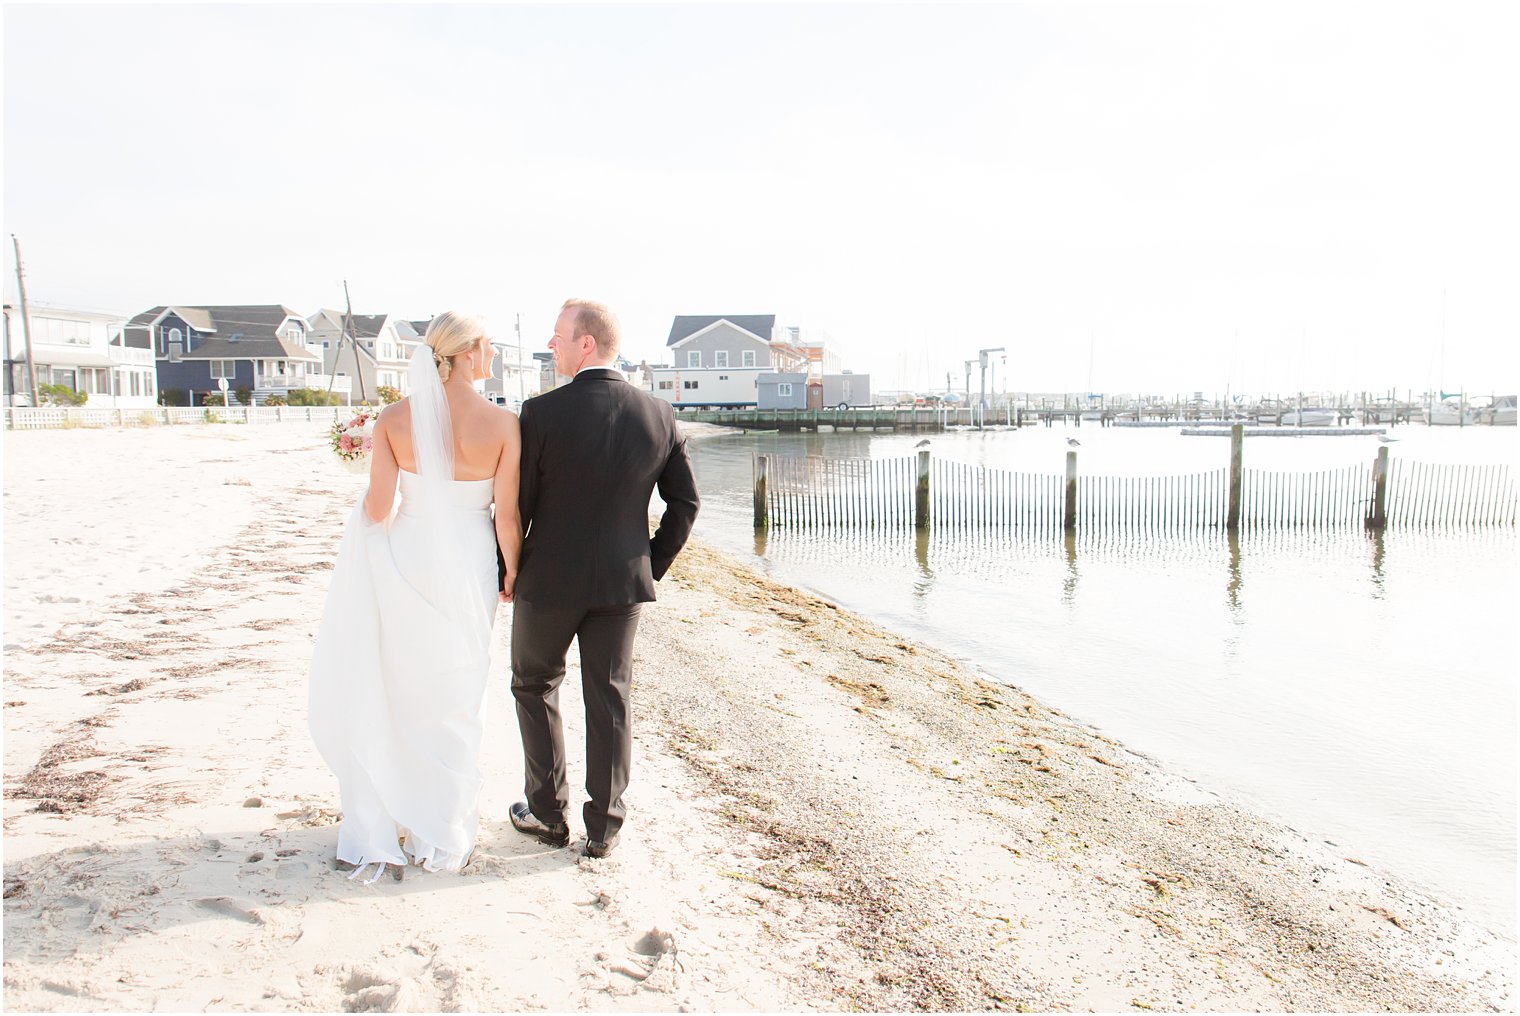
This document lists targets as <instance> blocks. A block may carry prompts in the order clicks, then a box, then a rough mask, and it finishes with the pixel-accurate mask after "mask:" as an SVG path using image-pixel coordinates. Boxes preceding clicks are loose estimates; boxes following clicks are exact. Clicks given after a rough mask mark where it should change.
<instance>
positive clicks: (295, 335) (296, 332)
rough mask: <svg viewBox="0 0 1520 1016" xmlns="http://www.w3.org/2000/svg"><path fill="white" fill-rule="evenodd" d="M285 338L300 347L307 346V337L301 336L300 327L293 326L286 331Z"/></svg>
mask: <svg viewBox="0 0 1520 1016" xmlns="http://www.w3.org/2000/svg"><path fill="white" fill-rule="evenodd" d="M285 338H286V339H288V340H289V341H291V342H295V343H298V344H300V345H305V344H306V336H304V335H302V334H301V326H300V325H291V326H290V327H289V328H287V329H285Z"/></svg>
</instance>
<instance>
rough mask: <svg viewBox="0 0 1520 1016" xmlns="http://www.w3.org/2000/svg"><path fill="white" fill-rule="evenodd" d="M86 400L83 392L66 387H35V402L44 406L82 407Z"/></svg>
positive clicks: (87, 397)
mask: <svg viewBox="0 0 1520 1016" xmlns="http://www.w3.org/2000/svg"><path fill="white" fill-rule="evenodd" d="M88 399H89V396H88V395H86V394H85V393H84V392H76V391H74V389H72V388H70V387H69V386H68V385H38V386H37V401H38V402H41V403H42V404H43V405H44V406H82V405H84V404H85V402H86V401H87V400H88Z"/></svg>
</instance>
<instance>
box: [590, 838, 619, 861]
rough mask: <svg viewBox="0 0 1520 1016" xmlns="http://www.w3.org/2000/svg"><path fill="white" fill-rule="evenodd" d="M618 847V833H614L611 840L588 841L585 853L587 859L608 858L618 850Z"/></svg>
mask: <svg viewBox="0 0 1520 1016" xmlns="http://www.w3.org/2000/svg"><path fill="white" fill-rule="evenodd" d="M617 845H618V834H617V833H613V834H612V836H611V837H610V838H609V839H605V840H592V839H588V840H587V841H586V849H585V851H584V853H585V855H586V856H587V857H606V856H607V855H608V854H610V853H612V852H613V850H615V849H617Z"/></svg>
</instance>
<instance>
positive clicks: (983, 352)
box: [966, 346, 1007, 413]
mask: <svg viewBox="0 0 1520 1016" xmlns="http://www.w3.org/2000/svg"><path fill="white" fill-rule="evenodd" d="M1003 352H1007V351H1006V350H1005V349H1004V348H1003V347H1002V346H998V347H997V348H996V349H979V350H977V359H978V360H979V361H980V362H981V365H982V412H984V413H985V412H986V411H987V364H988V359H987V354H988V353H1003ZM968 385H969V382H968ZM966 397H967V398H970V397H971V393H970V392H967V393H966Z"/></svg>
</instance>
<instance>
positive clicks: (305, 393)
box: [286, 388, 343, 406]
mask: <svg viewBox="0 0 1520 1016" xmlns="http://www.w3.org/2000/svg"><path fill="white" fill-rule="evenodd" d="M286 400H287V402H288V404H289V405H292V406H341V405H343V396H341V395H339V394H338V393H337V392H324V391H322V390H321V389H320V388H292V389H291V390H290V394H289V395H287V396H286Z"/></svg>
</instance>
